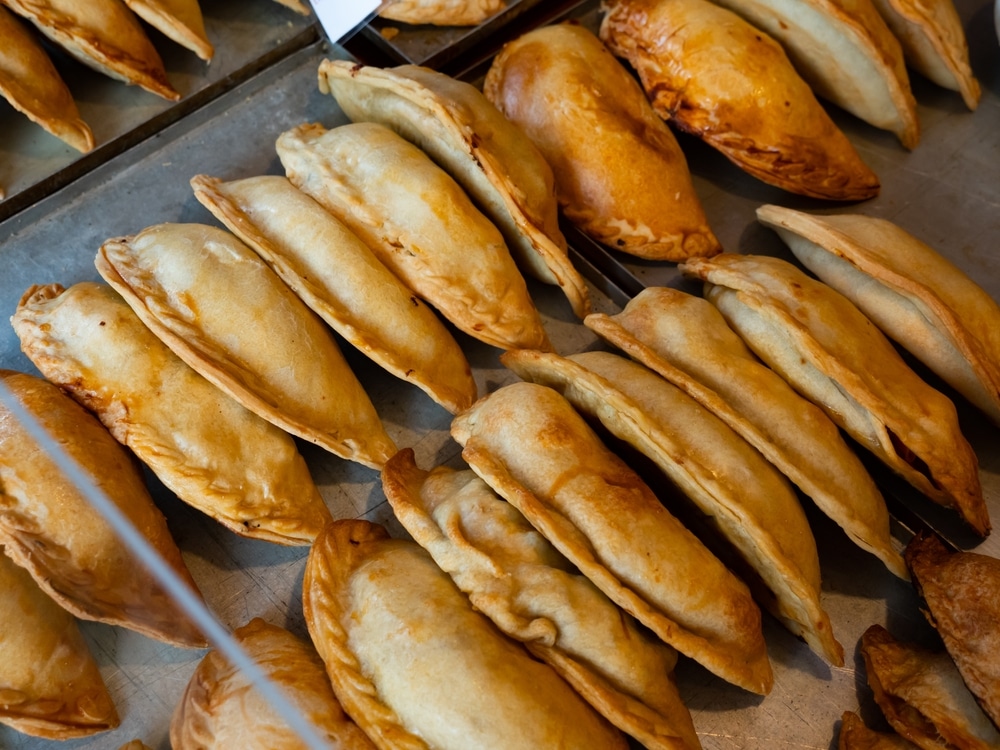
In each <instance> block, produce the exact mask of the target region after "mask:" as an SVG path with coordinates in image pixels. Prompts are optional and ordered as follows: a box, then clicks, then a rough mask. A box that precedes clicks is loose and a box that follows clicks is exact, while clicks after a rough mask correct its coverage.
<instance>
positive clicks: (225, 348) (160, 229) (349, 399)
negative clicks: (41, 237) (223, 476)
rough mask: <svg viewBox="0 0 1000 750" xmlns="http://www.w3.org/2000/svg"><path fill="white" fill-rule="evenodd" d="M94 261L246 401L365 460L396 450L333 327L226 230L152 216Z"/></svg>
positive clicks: (159, 327)
mask: <svg viewBox="0 0 1000 750" xmlns="http://www.w3.org/2000/svg"><path fill="white" fill-rule="evenodd" d="M96 266H97V270H98V271H99V272H100V274H101V276H103V277H104V279H105V280H106V281H107V282H108V283H109V284H111V286H112V287H114V288H115V290H116V291H117V292H118V293H119V294H121V295H122V296H123V297H124V298H125V301H126V302H128V303H129V305H130V306H131V307H132V309H133V310H135V312H136V314H137V315H138V316H139V319H140V320H142V322H143V323H145V324H146V325H147V326H149V328H150V329H151V330H152V331H153V333H155V334H156V335H157V336H158V337H159V338H160V339H162V340H163V342H164V343H165V344H167V346H169V347H170V348H171V349H172V350H173V351H174V353H175V354H177V355H178V356H179V357H180V358H181V359H183V360H184V361H185V362H186V363H187V364H188V365H190V366H191V367H193V368H194V369H195V370H197V371H198V372H199V373H201V374H202V375H204V376H205V377H206V378H207V379H208V380H210V381H211V382H212V383H214V384H215V385H216V386H218V387H219V388H221V389H222V390H223V391H225V392H226V393H228V394H229V395H230V396H232V397H233V398H235V399H236V400H237V401H239V402H240V403H241V404H243V405H244V406H245V407H247V408H248V409H250V410H251V411H253V412H255V413H257V414H259V415H260V416H262V417H263V418H264V419H267V420H268V421H270V422H272V423H274V424H276V425H277V426H278V427H281V428H282V429H284V430H287V431H289V432H291V433H293V434H295V435H298V436H299V437H301V438H304V439H306V440H309V441H310V442H313V443H316V444H317V445H320V446H322V447H323V448H325V449H326V450H328V451H330V452H331V453H334V454H336V455H338V456H341V457H343V458H347V459H350V460H352V461H357V462H359V463H362V464H364V465H366V466H371V467H374V468H379V467H381V466H382V464H383V463H385V461H386V460H387V459H388V458H389V456H391V455H392V454H393V453H395V452H396V451H395V445H394V444H393V442H392V439H391V438H390V437H389V436H388V434H386V432H385V428H384V427H383V426H382V422H381V421H380V420H379V417H378V414H376V412H375V407H374V406H373V405H372V402H371V399H369V398H368V394H367V393H365V391H364V389H363V388H362V387H361V384H360V383H359V382H358V379H357V377H355V375H354V373H353V372H351V369H350V367H349V366H348V364H347V361H346V360H345V359H344V355H343V354H341V352H340V349H339V348H338V346H337V344H336V342H335V341H334V339H333V337H332V335H331V334H330V332H329V330H328V329H327V328H326V327H325V326H324V325H323V323H322V321H320V319H319V318H318V317H317V316H316V315H315V313H313V312H312V311H311V310H310V309H309V308H308V307H306V306H305V303H303V302H302V300H300V299H299V298H298V297H296V296H295V294H294V292H292V291H291V290H290V289H289V288H288V287H287V286H285V283H284V282H283V281H282V280H281V279H280V278H278V275H277V274H276V273H274V271H272V270H271V269H270V268H268V267H267V264H265V263H264V261H263V260H261V259H260V258H259V257H258V256H257V255H256V254H255V253H254V252H253V251H252V250H251V249H250V248H248V247H247V246H246V245H244V244H243V243H242V242H240V241H239V240H238V239H236V238H235V237H233V236H232V235H231V234H229V233H228V232H225V231H223V230H221V229H218V228H216V227H210V226H205V225H202V224H158V225H156V226H152V227H149V228H147V229H144V230H143V231H142V232H140V233H139V234H137V235H134V236H132V237H123V238H117V239H111V240H108V241H107V242H105V243H104V244H103V245H102V246H101V248H100V250H99V251H98V253H97V259H96Z"/></svg>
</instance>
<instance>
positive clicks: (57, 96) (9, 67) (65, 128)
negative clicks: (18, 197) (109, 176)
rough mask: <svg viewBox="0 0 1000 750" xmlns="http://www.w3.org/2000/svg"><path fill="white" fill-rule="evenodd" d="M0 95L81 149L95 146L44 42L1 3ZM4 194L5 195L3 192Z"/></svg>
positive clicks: (57, 135) (20, 110) (83, 150)
mask: <svg viewBox="0 0 1000 750" xmlns="http://www.w3.org/2000/svg"><path fill="white" fill-rule="evenodd" d="M0 39H3V45H2V46H0V95H2V96H3V97H4V98H5V99H6V100H7V101H8V102H10V104H11V106H12V107H14V108H15V109H16V110H18V111H19V112H23V113H24V114H25V115H27V116H28V117H29V118H30V119H31V120H32V121H33V122H36V123H38V124H39V125H41V126H42V127H43V128H45V129H46V130H47V131H49V132H50V133H52V135H54V136H56V137H57V138H60V139H62V140H63V141H65V142H66V143H68V144H69V145H70V146H72V147H73V148H75V149H76V150H77V151H81V152H83V153H87V152H88V151H90V150H91V149H92V148H94V134H93V133H92V132H91V130H90V126H89V125H87V123H85V122H84V121H83V120H82V119H81V118H80V111H79V110H78V109H77V107H76V102H74V101H73V95H72V94H71V93H70V91H69V88H67V86H66V84H65V83H64V82H63V79H62V78H60V76H59V71H57V70H56V67H55V65H53V64H52V60H50V59H49V56H48V54H47V53H46V52H45V50H44V48H43V47H42V45H41V44H39V43H38V42H37V41H36V40H35V38H34V37H33V36H32V34H31V33H30V32H29V31H28V29H27V28H25V26H24V24H22V23H21V22H20V21H18V20H17V18H15V17H14V15H13V14H12V13H10V12H9V11H8V10H7V9H6V8H5V7H4V6H2V5H0ZM0 197H2V195H0Z"/></svg>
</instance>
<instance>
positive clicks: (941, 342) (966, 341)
mask: <svg viewBox="0 0 1000 750" xmlns="http://www.w3.org/2000/svg"><path fill="white" fill-rule="evenodd" d="M757 219H758V220H759V221H760V222H761V223H762V224H764V226H767V227H770V228H771V229H774V230H775V231H776V232H777V233H778V235H779V236H780V237H781V239H783V240H784V241H785V243H786V244H787V245H788V247H789V248H790V249H791V250H792V252H793V253H794V254H795V257H796V258H798V259H799V261H801V262H802V264H803V265H805V266H806V267H807V268H808V269H809V270H810V271H812V272H813V273H814V274H816V275H817V276H818V277H819V278H820V279H822V280H823V281H824V282H826V283H827V284H829V285H830V286H832V287H833V288H834V289H836V290H837V291H839V292H840V293H841V294H843V295H844V296H845V297H847V298H848V299H850V300H851V301H852V302H853V303H854V304H855V305H857V306H858V308H860V309H861V311H862V312H863V313H865V315H867V316H868V317H869V318H871V320H872V321H874V322H875V325H877V326H878V327H879V328H881V329H882V331H883V332H885V334H886V335H888V336H889V338H891V339H893V340H895V341H896V342H898V343H899V344H900V345H902V346H903V348H905V349H907V350H908V351H909V352H910V353H911V354H913V355H914V356H915V357H917V359H919V360H920V361H921V362H923V363H924V364H925V365H927V366H928V367H929V368H930V369H931V370H933V371H934V372H935V373H937V374H938V375H939V376H940V377H941V378H942V379H943V380H944V381H945V382H947V383H948V384H949V385H951V386H952V387H953V388H955V390H957V391H958V392H959V393H961V394H962V395H963V396H965V397H966V398H967V399H969V401H971V402H972V403H973V404H975V405H976V406H977V407H978V408H979V409H981V410H982V411H983V412H985V413H986V414H987V415H988V416H989V417H990V419H991V420H992V421H993V422H994V423H995V424H997V425H1000V305H998V304H997V303H996V302H995V301H994V299H993V298H992V297H991V296H990V295H989V294H987V293H986V292H985V291H984V290H983V288H982V287H980V286H979V285H978V284H976V282H974V281H973V280H972V279H971V278H969V277H968V276H967V275H966V274H965V273H964V272H963V271H962V270H961V269H959V268H958V267H957V266H955V265H954V264H953V263H952V262H951V261H949V260H948V259H947V258H945V257H944V256H942V255H941V254H939V253H938V252H937V251H936V250H934V249H933V248H931V247H929V246H928V245H926V244H925V243H923V242H921V241H920V240H918V239H917V238H916V237H914V236H913V235H911V234H909V233H908V232H906V231H905V230H903V229H902V228H901V227H899V226H897V225H896V224H893V223H892V222H890V221H886V220H885V219H879V218H875V217H870V216H860V215H851V214H842V215H830V216H813V215H810V214H807V213H803V212H801V211H793V210H791V209H788V208H781V207H779V206H761V207H760V208H758V209H757Z"/></svg>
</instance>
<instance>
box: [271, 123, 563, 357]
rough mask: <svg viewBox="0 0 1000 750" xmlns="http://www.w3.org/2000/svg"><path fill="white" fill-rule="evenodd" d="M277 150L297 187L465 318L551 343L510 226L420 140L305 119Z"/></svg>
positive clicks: (511, 337)
mask: <svg viewBox="0 0 1000 750" xmlns="http://www.w3.org/2000/svg"><path fill="white" fill-rule="evenodd" d="M277 150H278V156H279V157H280V159H281V163H282V165H283V166H284V168H285V171H286V173H287V175H288V178H289V179H290V180H291V181H292V183H293V184H294V185H295V186H296V187H297V188H299V189H300V190H303V191H304V192H306V193H308V194H309V195H311V196H312V197H313V198H315V199H316V200H317V201H318V202H319V203H320V204H321V205H322V206H323V207H324V208H326V209H327V210H329V211H330V212H331V213H333V215H334V216H336V217H337V218H338V219H340V220H341V221H342V222H344V224H346V225H347V226H348V227H349V228H350V229H351V230H352V231H353V232H354V233H355V234H357V235H358V237H360V238H361V239H362V240H364V242H365V243H366V244H367V245H368V246H369V247H370V248H371V249H372V252H374V253H375V255H376V257H377V258H378V259H379V260H381V261H382V262H383V263H384V264H385V265H386V266H388V267H389V269H390V270H391V271H392V272H393V273H395V274H396V275H397V276H398V277H399V278H400V280H402V282H403V283H404V284H406V286H408V287H409V288H410V289H412V290H413V291H414V292H416V293H417V294H418V295H419V296H420V297H422V298H423V299H425V300H427V301H428V302H429V303H430V304H431V305H433V306H434V307H435V308H437V310H438V311H439V312H440V313H441V314H442V315H443V316H444V317H445V318H447V319H448V320H449V321H451V322H452V323H453V324H454V325H455V326H457V327H458V328H460V329H461V330H462V331H464V332H465V333H467V334H469V335H470V336H472V337H473V338H477V339H479V340H480V341H483V342H485V343H487V344H490V345H491V346H496V347H499V348H501V349H511V348H518V347H530V348H538V349H550V348H551V344H550V343H549V341H548V336H547V334H546V333H545V328H544V327H543V326H542V320H541V317H540V316H539V314H538V310H537V309H535V305H534V302H532V300H531V297H530V296H529V294H528V288H527V285H526V284H525V281H524V277H522V276H521V273H520V271H518V269H517V266H516V265H515V263H514V259H513V258H512V257H511V254H510V251H509V250H508V249H507V246H506V244H505V243H504V240H503V236H502V235H501V234H500V231H499V230H498V229H497V228H496V227H495V226H494V225H493V224H492V223H490V221H489V219H487V218H486V217H485V216H484V215H483V214H482V213H480V212H479V210H478V209H477V208H476V207H475V206H474V205H473V204H472V201H471V199H470V198H469V197H468V196H467V195H466V194H465V192H463V190H462V188H461V187H459V185H458V183H457V182H455V181H454V180H453V179H452V178H451V177H449V176H448V174H447V172H445V171H444V170H442V169H441V168H440V167H438V166H437V165H435V164H434V162H433V161H431V159H430V157H429V156H427V155H426V154H425V153H424V152H423V151H421V150H420V149H419V148H417V147H416V146H414V145H413V144H412V143H409V142H408V141H406V140H404V139H403V137H402V136H400V135H397V134H396V133H395V132H394V131H392V130H390V129H389V128H388V127H386V126H384V125H380V124H378V123H367V122H359V123H353V124H350V125H342V126H340V127H337V128H334V129H333V130H326V129H325V128H323V127H322V126H321V125H317V124H306V125H300V126H299V127H297V128H293V129H292V130H289V131H287V132H285V133H282V134H281V135H280V136H279V137H278V140H277Z"/></svg>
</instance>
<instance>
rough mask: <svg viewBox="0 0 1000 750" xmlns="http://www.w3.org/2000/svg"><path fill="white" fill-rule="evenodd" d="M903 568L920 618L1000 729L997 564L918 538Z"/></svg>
mask: <svg viewBox="0 0 1000 750" xmlns="http://www.w3.org/2000/svg"><path fill="white" fill-rule="evenodd" d="M906 564H907V565H908V566H909V568H910V573H911V574H912V576H913V584H914V586H916V589H917V592H918V593H919V594H920V596H921V597H922V598H923V601H924V605H925V606H924V614H925V615H926V616H927V619H928V620H929V621H930V623H931V625H933V626H934V627H935V628H936V629H937V631H938V633H940V635H941V640H943V641H944V645H945V648H946V649H947V650H948V653H949V654H950V655H951V658H952V659H953V660H954V661H955V665H956V666H957V667H958V670H959V672H961V674H962V679H964V680H965V684H966V685H967V686H968V688H969V690H971V691H972V693H973V695H975V696H976V699H977V700H978V701H979V704H980V706H982V708H983V710H984V711H986V713H987V714H988V715H989V716H990V718H991V719H992V720H993V723H994V724H995V725H997V726H1000V630H998V629H997V623H998V622H1000V560H997V559H996V558H995V557H990V556H989V555H983V554H979V553H977V552H951V551H949V550H948V549H947V548H946V547H945V546H944V544H942V543H941V540H940V539H938V538H937V537H936V536H932V535H929V534H922V533H921V534H917V536H915V537H914V538H913V539H912V540H911V541H910V543H909V544H908V545H907V547H906Z"/></svg>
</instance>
